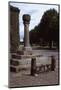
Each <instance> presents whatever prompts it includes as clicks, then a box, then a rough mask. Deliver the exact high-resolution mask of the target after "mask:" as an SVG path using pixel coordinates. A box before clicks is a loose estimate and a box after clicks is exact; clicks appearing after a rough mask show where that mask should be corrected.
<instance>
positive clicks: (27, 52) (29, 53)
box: [17, 50, 32, 55]
mask: <svg viewBox="0 0 61 90" xmlns="http://www.w3.org/2000/svg"><path fill="white" fill-rule="evenodd" d="M17 54H19V55H32V51H25V50H21V51H17Z"/></svg>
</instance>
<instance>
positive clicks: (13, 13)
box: [9, 6, 20, 52]
mask: <svg viewBox="0 0 61 90" xmlns="http://www.w3.org/2000/svg"><path fill="white" fill-rule="evenodd" d="M19 12H20V11H19V9H18V8H16V7H13V6H10V13H9V14H10V17H9V18H10V52H16V51H17V49H18V47H19V43H20V38H19Z"/></svg>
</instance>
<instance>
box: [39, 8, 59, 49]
mask: <svg viewBox="0 0 61 90" xmlns="http://www.w3.org/2000/svg"><path fill="white" fill-rule="evenodd" d="M39 27H40V29H39V32H40V36H41V37H42V38H43V39H44V40H45V41H48V42H49V46H50V48H51V46H52V41H56V43H59V42H58V41H59V14H58V13H57V11H56V10H55V9H50V10H47V11H46V12H45V13H44V15H43V16H42V19H41V21H40V24H39ZM41 34H42V35H41Z"/></svg>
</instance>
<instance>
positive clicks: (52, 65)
mask: <svg viewBox="0 0 61 90" xmlns="http://www.w3.org/2000/svg"><path fill="white" fill-rule="evenodd" d="M55 66H56V60H55V58H54V56H51V71H54V70H55Z"/></svg>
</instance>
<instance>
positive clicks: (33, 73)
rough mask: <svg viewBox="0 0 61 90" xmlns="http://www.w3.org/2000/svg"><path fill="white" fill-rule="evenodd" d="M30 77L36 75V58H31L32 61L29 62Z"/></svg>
mask: <svg viewBox="0 0 61 90" xmlns="http://www.w3.org/2000/svg"><path fill="white" fill-rule="evenodd" d="M31 75H32V76H37V74H36V58H32V60H31Z"/></svg>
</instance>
